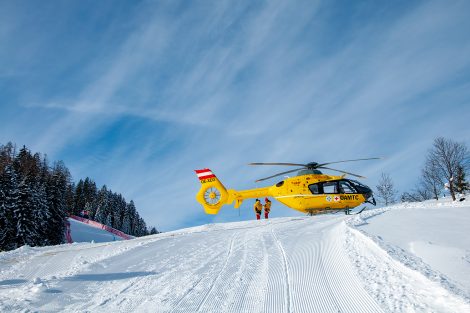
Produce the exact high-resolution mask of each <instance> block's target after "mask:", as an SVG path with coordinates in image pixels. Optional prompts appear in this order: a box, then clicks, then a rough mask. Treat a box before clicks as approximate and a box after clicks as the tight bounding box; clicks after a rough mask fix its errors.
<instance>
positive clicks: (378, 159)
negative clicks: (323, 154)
mask: <svg viewBox="0 0 470 313" xmlns="http://www.w3.org/2000/svg"><path fill="white" fill-rule="evenodd" d="M380 159H382V158H367V159H354V160H344V161H336V162H328V163H322V164H318V167H320V166H323V165H330V164H335V163H344V162H355V161H366V160H380Z"/></svg>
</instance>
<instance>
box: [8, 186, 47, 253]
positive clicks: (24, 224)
mask: <svg viewBox="0 0 470 313" xmlns="http://www.w3.org/2000/svg"><path fill="white" fill-rule="evenodd" d="M34 207H35V203H34V200H33V190H32V188H31V184H30V181H28V180H27V179H23V180H22V181H21V182H20V183H19V185H18V202H17V205H16V207H15V209H14V210H13V220H14V221H15V222H16V238H15V245H16V247H21V246H23V245H29V246H36V245H37V244H38V243H39V241H40V235H39V234H38V229H37V227H36V224H35V221H34V213H33V208H34Z"/></svg>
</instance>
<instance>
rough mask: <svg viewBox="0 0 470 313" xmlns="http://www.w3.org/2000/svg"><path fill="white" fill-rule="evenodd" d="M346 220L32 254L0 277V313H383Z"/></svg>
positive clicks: (282, 223)
mask: <svg viewBox="0 0 470 313" xmlns="http://www.w3.org/2000/svg"><path fill="white" fill-rule="evenodd" d="M344 218H345V217H343V216H340V217H338V216H321V217H313V218H308V217H306V218H295V219H293V218H283V219H272V220H269V221H257V222H256V221H254V222H244V223H231V224H220V225H212V226H211V225H209V226H206V227H205V228H200V229H199V230H197V229H196V230H195V229H193V230H187V231H186V232H185V231H180V232H174V233H171V234H160V235H157V236H152V237H149V238H141V239H134V240H130V241H125V242H116V243H108V244H95V245H92V244H86V245H80V246H75V245H73V246H70V247H67V246H61V247H49V248H42V249H38V250H37V251H39V252H35V251H31V253H30V255H26V256H23V259H22V260H21V262H20V263H21V265H17V266H14V267H12V268H11V269H10V270H7V271H3V272H0V311H2V310H3V311H6V310H9V311H15V310H17V311H20V310H23V309H26V310H32V311H36V310H38V311H41V312H48V311H50V312H56V311H61V312H84V311H92V312H289V313H292V312H322V313H328V312H332V313H338V312H348V313H351V312H370V313H372V312H383V310H382V307H381V306H380V305H379V304H377V302H376V300H375V298H373V297H372V296H371V295H370V294H369V293H368V292H367V291H366V289H365V287H364V282H363V280H362V279H361V277H360V275H358V274H357V266H356V265H355V264H354V262H353V261H354V260H351V259H350V254H348V250H347V249H345V242H346V234H347V226H346V224H345V223H344ZM12 259H13V257H12V258H8V257H6V258H3V259H0V263H1V262H5V264H6V263H7V262H11V261H12ZM60 260H65V261H66V264H65V265H64V264H63V263H60V262H59V261H60ZM67 262H68V263H67ZM58 264H60V266H59V267H57V265H58ZM67 264H68V265H67ZM2 266H4V264H2ZM23 271H25V272H24V273H25V275H24V276H21V277H20V273H22V272H23ZM34 277H40V278H41V279H40V281H39V283H38V281H36V282H34ZM15 279H16V281H15ZM2 282H13V283H11V284H5V283H4V284H2ZM15 282H16V283H15ZM14 297H15V298H17V300H13V298H14Z"/></svg>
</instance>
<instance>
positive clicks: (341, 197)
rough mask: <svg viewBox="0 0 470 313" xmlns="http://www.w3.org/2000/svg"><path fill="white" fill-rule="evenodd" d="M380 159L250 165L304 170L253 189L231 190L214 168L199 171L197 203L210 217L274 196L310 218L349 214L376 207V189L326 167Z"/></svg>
mask: <svg viewBox="0 0 470 313" xmlns="http://www.w3.org/2000/svg"><path fill="white" fill-rule="evenodd" d="M376 159H380V158H367V159H355V160H344V161H336V162H328V163H317V162H310V163H307V164H298V163H250V164H249V165H282V166H296V167H300V168H296V169H293V170H289V171H285V172H281V173H277V174H275V175H272V176H269V177H265V178H262V179H258V180H256V182H260V181H263V180H267V179H270V178H273V177H277V176H280V175H285V174H289V173H293V172H296V171H298V173H297V176H294V177H289V178H286V179H284V180H282V181H280V182H278V183H277V184H275V185H273V186H268V187H262V188H255V189H249V190H233V189H228V190H227V189H226V188H225V186H224V185H223V184H222V183H221V182H220V180H219V179H218V178H217V177H216V176H215V174H214V173H213V172H212V171H211V170H210V169H208V168H205V169H202V170H195V172H196V175H197V176H198V178H199V181H200V182H201V189H200V190H199V192H198V193H197V195H196V200H197V201H198V202H199V203H200V204H202V206H203V207H204V210H205V212H206V213H207V214H217V213H218V212H219V210H220V208H221V207H222V206H223V205H225V204H231V203H233V202H234V203H235V208H236V209H238V208H239V207H240V205H241V204H242V202H243V200H245V199H250V198H262V197H273V198H274V199H276V200H278V201H279V202H281V203H283V204H284V205H286V206H288V207H289V208H292V209H294V210H297V211H300V212H303V213H308V214H310V215H314V214H319V213H324V212H326V211H338V210H345V212H346V214H349V211H350V210H351V209H353V208H355V207H357V206H358V205H360V204H362V203H366V202H367V203H371V204H373V205H375V204H376V202H375V199H374V197H373V193H372V190H371V189H370V188H369V187H368V186H366V185H364V184H361V183H360V182H358V181H356V180H352V179H346V178H345V176H346V174H347V175H351V176H356V177H359V178H365V177H363V176H361V175H357V174H353V173H349V172H346V171H342V170H338V169H333V168H330V167H326V165H330V164H334V163H344V162H354V161H364V160H376ZM319 169H328V170H332V171H337V172H340V173H343V175H341V176H332V175H326V174H323V173H322V172H321V171H320V170H319Z"/></svg>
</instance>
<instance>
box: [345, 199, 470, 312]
mask: <svg viewBox="0 0 470 313" xmlns="http://www.w3.org/2000/svg"><path fill="white" fill-rule="evenodd" d="M436 204H437V206H438V207H446V206H447V207H463V206H468V203H462V202H451V203H436V202H435V201H427V202H423V203H404V204H399V205H395V206H389V207H385V208H378V209H373V210H368V211H364V212H362V213H361V214H359V215H357V216H353V217H350V218H349V219H346V220H345V225H346V229H345V233H346V249H347V250H348V252H349V256H350V258H351V260H353V261H354V260H355V264H356V268H357V269H358V273H359V275H360V276H361V277H362V279H363V280H364V281H365V282H366V284H365V287H366V289H367V290H368V291H369V292H370V293H371V294H373V295H375V297H376V298H377V299H378V300H379V302H380V303H381V305H382V307H383V308H384V309H387V310H390V311H392V312H407V311H409V310H411V311H413V312H430V311H432V312H445V311H446V310H448V309H449V307H451V308H454V309H453V310H451V311H452V312H464V311H470V306H469V305H468V303H470V295H469V293H468V292H467V291H465V290H462V289H461V288H460V287H458V285H457V284H456V283H455V282H453V281H452V280H451V279H450V278H449V277H447V276H446V275H444V274H442V273H440V272H438V271H436V270H433V269H432V268H431V267H430V266H429V265H428V264H426V263H425V262H423V260H422V259H421V258H419V257H417V256H415V255H412V254H410V253H409V252H407V251H405V250H403V249H402V248H400V247H397V246H394V245H392V244H390V243H388V242H386V241H385V240H383V239H382V237H381V236H374V235H371V234H368V233H367V232H366V231H364V230H362V229H359V228H358V227H360V226H363V225H365V224H367V223H368V220H369V219H371V218H373V217H375V216H378V215H380V214H384V213H386V212H388V211H390V210H405V209H410V208H412V209H427V210H430V209H431V210H432V209H435V208H436ZM411 270H412V271H411ZM413 271H415V272H413ZM424 279H429V280H430V281H431V282H433V283H434V284H437V285H438V286H439V287H442V288H443V290H440V288H439V287H435V288H434V289H432V288H430V287H429V286H428V284H426V282H425V281H424ZM416 284H418V285H421V294H414V293H413V292H411V289H410V286H411V285H416ZM439 290H440V291H439ZM443 296H445V297H446V298H445V301H444V302H442V303H439V301H438V300H435V299H441V300H442V298H443ZM424 298H425V299H424ZM423 303H424V304H423ZM443 306H446V307H443Z"/></svg>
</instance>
